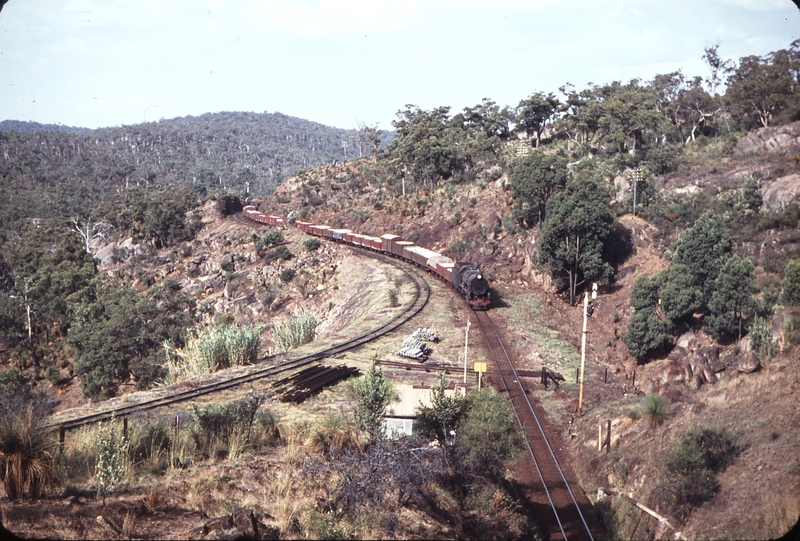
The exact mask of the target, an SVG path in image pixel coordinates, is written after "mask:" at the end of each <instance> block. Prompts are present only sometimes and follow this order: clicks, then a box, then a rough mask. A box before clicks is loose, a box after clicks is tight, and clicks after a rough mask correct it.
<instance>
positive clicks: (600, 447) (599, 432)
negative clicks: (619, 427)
mask: <svg viewBox="0 0 800 541" xmlns="http://www.w3.org/2000/svg"><path fill="white" fill-rule="evenodd" d="M602 450H603V423H597V451H598V452H600V451H602Z"/></svg>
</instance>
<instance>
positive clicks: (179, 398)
mask: <svg viewBox="0 0 800 541" xmlns="http://www.w3.org/2000/svg"><path fill="white" fill-rule="evenodd" d="M358 251H359V252H361V253H362V254H363V255H366V256H368V257H372V258H374V259H377V260H379V261H382V262H384V263H387V264H390V265H393V266H394V267H396V268H398V269H399V270H400V271H402V272H404V273H405V274H406V275H407V276H408V277H409V278H410V279H411V282H412V283H413V284H414V293H413V299H412V300H411V302H409V303H407V304H406V307H405V308H404V309H403V310H402V311H401V312H400V313H398V314H396V315H395V316H394V317H392V318H391V319H390V320H389V321H387V322H385V323H384V324H382V325H380V326H378V327H375V328H374V329H371V330H370V331H368V332H366V333H364V334H362V335H360V336H357V337H355V338H353V339H351V340H347V341H345V342H341V343H339V344H334V345H333V346H331V347H329V348H326V349H323V350H321V351H317V352H315V353H312V354H310V355H305V356H303V357H300V358H297V359H291V360H289V361H285V362H283V363H280V364H277V365H274V366H268V367H263V368H258V369H256V370H253V371H252V372H249V373H247V374H242V375H239V376H234V377H232V378H228V379H226V380H223V381H218V382H214V383H208V384H205V385H199V386H197V387H193V388H191V389H185V390H182V391H177V392H174V393H170V394H168V395H166V396H162V397H158V398H153V399H150V400H145V401H143V402H139V403H136V404H130V405H125V406H120V407H117V408H109V409H106V410H103V411H99V412H95V413H92V414H89V415H83V416H80V417H74V418H72V419H67V420H63V421H58V422H54V423H51V424H50V425H48V427H51V428H59V429H62V430H72V429H75V428H79V427H81V426H84V425H88V424H92V423H97V422H101V421H106V420H109V419H111V418H112V416H113V417H126V416H129V415H132V414H134V413H141V412H144V411H148V410H152V409H155V408H160V407H163V406H168V405H172V404H177V403H179V402H185V401H187V400H192V399H194V398H197V397H200V396H203V395H207V394H211V393H215V392H219V391H223V390H226V389H230V388H232V387H236V386H238V385H242V384H245V383H250V382H253V381H256V380H259V379H263V378H267V377H270V376H274V375H276V374H280V373H283V372H287V371H290V370H294V369H297V368H301V367H304V366H307V365H309V364H311V363H313V362H317V361H321V360H322V359H324V358H326V357H332V356H334V355H338V354H339V353H342V352H345V351H347V350H350V349H353V348H356V347H359V346H361V345H364V344H366V343H367V342H370V341H372V340H375V339H376V338H379V337H381V336H383V335H385V334H387V333H389V332H391V331H393V330H394V329H396V328H398V327H399V326H400V325H402V324H404V323H405V322H407V321H408V320H410V319H411V318H413V317H414V316H415V315H417V314H418V313H419V312H420V311H421V310H422V309H423V308H424V307H425V306H426V305H427V304H428V301H429V300H430V295H431V291H430V286H429V285H428V283H427V281H426V280H425V279H424V278H423V277H422V275H421V274H420V273H419V272H418V271H416V270H415V269H409V268H408V266H406V265H403V264H402V263H400V262H398V261H395V260H393V259H391V258H389V257H386V256H383V255H380V254H375V253H371V252H367V251H362V250H358ZM262 360H263V359H262Z"/></svg>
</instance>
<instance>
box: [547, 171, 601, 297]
mask: <svg viewBox="0 0 800 541" xmlns="http://www.w3.org/2000/svg"><path fill="white" fill-rule="evenodd" d="M609 200H610V197H609V196H608V194H607V193H606V190H605V189H603V188H602V187H601V186H600V185H599V184H598V183H597V182H596V181H594V180H591V179H586V180H579V179H575V180H572V181H570V182H569V183H567V185H566V187H565V188H564V189H563V190H561V191H559V192H557V193H556V194H555V195H553V196H551V197H550V199H549V200H548V202H547V207H546V208H547V214H546V216H545V220H544V223H543V225H542V236H541V239H540V243H539V260H540V262H541V263H542V264H543V265H546V266H547V267H549V269H550V272H551V275H552V277H553V281H554V283H555V285H556V286H557V287H558V288H559V289H561V290H566V291H567V292H568V295H569V303H570V304H571V305H572V304H575V298H576V292H577V289H578V287H580V286H581V285H583V284H584V283H585V282H586V281H590V282H602V283H604V282H606V281H608V280H609V279H610V278H611V275H612V274H613V270H612V268H611V265H610V264H608V262H606V261H604V260H603V256H602V254H603V247H604V243H605V242H606V240H607V239H608V237H609V234H610V232H611V228H612V226H613V225H614V222H615V218H614V214H613V213H612V212H611V209H610V208H609V206H608V201H609Z"/></svg>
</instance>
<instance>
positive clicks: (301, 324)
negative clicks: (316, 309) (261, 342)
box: [270, 312, 319, 351]
mask: <svg viewBox="0 0 800 541" xmlns="http://www.w3.org/2000/svg"><path fill="white" fill-rule="evenodd" d="M317 325H319V320H318V319H317V316H315V315H314V314H312V313H310V312H307V313H305V314H292V317H290V318H289V319H288V320H287V321H286V322H284V323H279V324H277V325H275V327H273V329H272V331H270V334H271V335H272V340H273V341H274V342H275V345H276V346H277V347H278V348H279V349H280V350H281V351H288V350H290V349H291V348H294V347H298V346H302V345H303V344H307V343H309V342H311V341H312V340H313V339H314V329H316V328H317Z"/></svg>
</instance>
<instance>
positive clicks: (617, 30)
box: [0, 0, 800, 129]
mask: <svg viewBox="0 0 800 541" xmlns="http://www.w3.org/2000/svg"><path fill="white" fill-rule="evenodd" d="M799 31H800V12H799V11H798V9H797V8H796V7H795V6H794V4H793V3H792V2H790V1H789V0H705V1H703V0H698V1H694V0H671V1H663V0H659V1H650V0H617V1H587V2H584V1H563V0H528V1H523V0H492V1H484V0H461V1H448V0H406V1H403V2H376V1H375V0H369V1H367V0H341V1H333V0H317V1H307V0H300V1H280V0H156V1H151V0H137V1H136V2H132V1H130V0H124V1H123V0H103V1H99V0H10V1H9V2H8V3H7V4H6V5H5V7H4V8H3V10H2V12H0V96H2V97H0V120H5V119H13V120H33V121H37V122H42V123H61V124H65V125H71V126H84V127H89V128H96V127H104V126H117V125H122V124H137V123H140V122H142V121H154V120H158V119H160V118H174V117H178V116H185V115H200V114H203V113H208V112H217V111H255V112H265V111H266V112H276V111H279V112H281V113H284V114H287V115H292V116H297V117H301V118H305V119H308V120H313V121H316V122H321V123H323V124H327V125H331V126H336V127H340V128H355V127H356V125H357V122H362V123H368V124H376V123H377V124H378V125H379V126H380V127H381V128H383V129H391V121H392V120H393V119H394V118H395V113H396V112H397V110H398V109H402V108H403V107H404V105H405V104H407V103H411V104H416V105H419V106H420V107H422V108H424V109H430V108H433V107H437V106H440V105H449V106H451V107H452V108H453V109H452V110H453V111H458V110H461V109H463V108H464V107H468V106H473V105H475V104H477V103H479V102H480V100H481V99H482V98H484V97H488V98H491V99H493V100H495V101H496V102H497V103H499V104H500V105H512V106H515V105H516V104H517V103H518V102H519V101H520V100H521V99H523V98H525V97H527V96H529V95H530V94H531V93H533V92H534V91H538V90H541V91H545V92H557V90H558V87H559V86H561V85H563V84H564V83H567V82H569V83H572V84H574V85H575V86H576V87H578V88H583V87H585V86H586V85H587V83H589V82H592V83H598V84H600V83H608V82H611V81H614V80H620V81H623V82H627V81H629V80H630V79H632V78H634V77H640V78H642V79H645V80H649V79H651V78H652V77H653V75H655V74H657V73H668V72H670V71H674V70H677V69H682V70H683V72H684V73H685V74H687V75H691V76H693V75H703V76H705V75H706V68H705V65H704V64H703V63H702V61H701V59H700V57H701V55H702V54H703V48H704V47H706V46H710V45H713V44H715V43H719V45H720V47H719V53H720V55H721V56H722V57H724V58H731V59H734V60H738V59H739V58H740V57H742V56H746V55H751V54H755V55H764V54H766V53H768V52H770V51H774V50H777V49H781V48H786V47H788V46H789V44H790V43H791V42H792V41H793V40H795V39H798V38H800V32H799Z"/></svg>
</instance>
